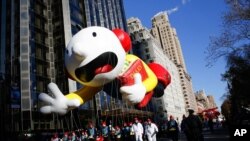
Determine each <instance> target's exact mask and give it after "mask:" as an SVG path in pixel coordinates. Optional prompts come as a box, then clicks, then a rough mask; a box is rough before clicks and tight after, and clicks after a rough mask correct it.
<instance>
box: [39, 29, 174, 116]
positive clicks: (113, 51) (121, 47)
mask: <svg viewBox="0 0 250 141" xmlns="http://www.w3.org/2000/svg"><path fill="white" fill-rule="evenodd" d="M130 48H131V40H130V37H129V35H128V34H127V33H126V32H124V31H122V30H120V29H114V30H109V29H107V28H104V27H97V26H93V27H87V28H84V29H82V30H80V31H79V32H78V33H77V34H75V35H74V36H73V37H72V39H71V40H70V42H69V44H68V45H67V48H66V51H65V67H66V72H67V73H68V75H69V78H71V79H73V80H75V81H77V82H79V83H81V84H83V87H82V88H81V89H79V90H77V91H75V92H72V93H69V94H67V95H64V94H62V92H61V91H60V90H59V88H58V87H57V85H56V84H55V83H50V84H49V85H48V90H49V91H50V92H51V93H52V95H53V96H50V95H48V94H45V93H41V94H40V95H39V99H40V100H42V101H44V102H46V103H47V105H45V106H42V107H41V109H40V111H41V112H42V113H45V114H46V113H52V112H54V113H58V114H66V113H67V111H68V110H69V109H72V108H76V107H79V106H80V105H81V104H83V103H85V102H86V101H88V100H90V99H91V98H92V97H93V96H94V95H95V94H96V93H98V92H99V91H101V90H104V89H103V87H104V86H105V85H108V84H109V83H111V82H112V81H117V82H119V91H120V94H121V97H122V100H125V101H127V102H128V103H130V104H134V105H136V106H137V107H138V108H142V107H144V106H146V105H147V103H148V102H149V101H150V99H151V97H152V96H153V94H154V96H161V95H162V94H163V93H164V89H165V88H166V87H167V85H168V84H169V83H170V81H171V77H170V75H169V73H168V71H167V70H166V69H164V68H163V67H162V66H161V65H159V64H156V63H150V64H148V65H146V64H145V63H144V62H143V61H142V60H141V59H140V58H138V57H137V56H135V55H132V54H127V52H128V51H129V50H130Z"/></svg>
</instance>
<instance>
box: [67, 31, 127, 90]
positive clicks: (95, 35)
mask: <svg viewBox="0 0 250 141" xmlns="http://www.w3.org/2000/svg"><path fill="white" fill-rule="evenodd" d="M125 55H126V53H125V51H124V49H123V47H122V45H121V43H120V41H119V39H118V38H117V36H116V35H115V34H114V33H113V32H112V31H111V30H109V29H106V28H104V27H96V26H94V27H88V28H86V29H82V30H81V31H79V32H78V33H77V34H76V35H74V36H73V37H72V39H71V41H70V42H69V44H68V46H67V48H66V52H65V65H66V69H67V71H68V73H69V75H70V76H71V77H72V78H73V79H75V80H76V81H78V82H80V83H81V84H83V85H87V86H92V87H97V86H102V85H104V84H106V83H108V82H110V81H112V80H114V79H115V78H116V77H117V76H118V74H119V73H121V71H122V68H123V65H124V62H125Z"/></svg>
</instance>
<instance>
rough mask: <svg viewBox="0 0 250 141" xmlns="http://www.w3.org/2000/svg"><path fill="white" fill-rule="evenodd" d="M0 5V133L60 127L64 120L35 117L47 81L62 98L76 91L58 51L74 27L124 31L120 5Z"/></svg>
mask: <svg viewBox="0 0 250 141" xmlns="http://www.w3.org/2000/svg"><path fill="white" fill-rule="evenodd" d="M0 3H1V6H0V10H1V14H0V19H1V23H0V24H1V28H0V30H1V39H0V43H1V49H0V59H1V60H0V88H1V97H0V105H1V108H0V112H1V113H4V114H0V115H1V116H0V118H1V119H0V123H1V125H0V126H1V127H0V128H1V129H6V130H5V132H9V131H20V130H27V129H31V130H35V129H55V128H62V127H63V125H64V126H65V121H63V119H64V117H59V116H58V115H55V114H52V115H42V114H41V113H40V112H38V110H39V107H40V105H41V103H40V102H39V100H38V95H39V94H40V93H41V92H48V90H47V84H49V83H50V82H55V83H56V84H57V85H58V87H59V89H60V90H61V91H62V93H64V94H67V93H68V92H69V91H74V90H75V89H76V86H77V84H76V83H75V82H73V81H71V80H69V79H68V78H67V76H66V75H65V72H64V50H65V47H66V45H67V43H68V42H69V40H70V39H71V37H72V35H74V34H75V33H76V32H77V31H78V30H79V29H78V28H77V26H76V25H80V26H82V27H87V26H91V25H98V26H105V27H107V28H110V29H111V28H118V27H119V28H122V29H124V30H126V18H125V14H124V8H123V2H122V0H115V1H114V0H95V1H93V0H69V1H68V0H20V1H19V0H18V1H15V0H2V1H1V2H0ZM97 99H98V98H97ZM99 101H100V100H99ZM86 105H87V107H88V106H90V104H89V105H88V104H86ZM89 116H91V115H89ZM65 117H67V115H66V116H65ZM1 137H2V136H0V140H4V138H3V139H2V138H1Z"/></svg>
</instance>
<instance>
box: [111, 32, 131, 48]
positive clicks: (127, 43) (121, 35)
mask: <svg viewBox="0 0 250 141" xmlns="http://www.w3.org/2000/svg"><path fill="white" fill-rule="evenodd" d="M112 31H113V32H114V33H115V35H116V36H117V38H118V39H119V40H120V42H121V44H122V46H123V49H124V50H125V52H128V51H129V50H130V49H131V39H130V37H129V35H128V33H126V32H125V31H123V30H121V29H113V30H112Z"/></svg>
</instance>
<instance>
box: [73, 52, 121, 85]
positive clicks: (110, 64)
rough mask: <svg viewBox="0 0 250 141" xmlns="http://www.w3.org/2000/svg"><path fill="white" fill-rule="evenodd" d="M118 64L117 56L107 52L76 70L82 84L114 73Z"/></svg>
mask: <svg viewBox="0 0 250 141" xmlns="http://www.w3.org/2000/svg"><path fill="white" fill-rule="evenodd" d="M117 62H118V58H117V56H116V55H115V54H114V53H112V52H105V53H103V54H101V55H99V56H98V57H97V58H95V59H94V60H92V61H91V62H89V63H88V64H86V65H85V66H82V67H80V68H77V69H76V70H75V74H76V77H77V78H78V79H79V80H81V81H82V82H89V81H91V80H92V79H93V78H94V77H95V76H96V75H98V74H101V73H107V72H110V71H112V70H113V69H114V68H115V67H116V65H117Z"/></svg>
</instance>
